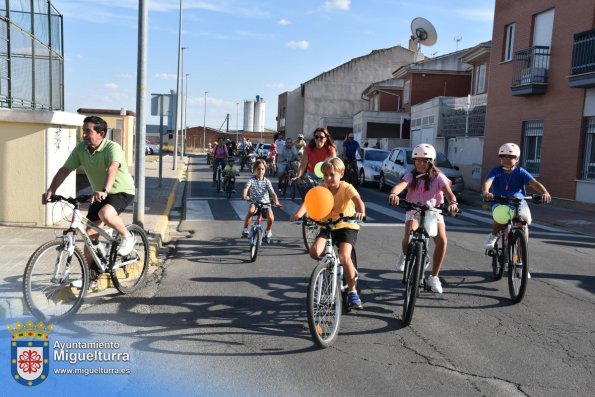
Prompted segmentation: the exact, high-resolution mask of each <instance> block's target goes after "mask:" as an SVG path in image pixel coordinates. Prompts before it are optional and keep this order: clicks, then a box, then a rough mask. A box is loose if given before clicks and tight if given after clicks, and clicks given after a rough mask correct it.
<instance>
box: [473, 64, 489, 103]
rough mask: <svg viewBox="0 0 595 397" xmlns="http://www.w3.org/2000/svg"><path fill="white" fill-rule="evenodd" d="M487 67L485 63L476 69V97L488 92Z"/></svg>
mask: <svg viewBox="0 0 595 397" xmlns="http://www.w3.org/2000/svg"><path fill="white" fill-rule="evenodd" d="M486 67H487V65H486V64H485V63H484V64H482V65H479V66H478V67H477V68H476V69H475V73H476V75H475V95H478V94H483V93H484V92H485V90H486Z"/></svg>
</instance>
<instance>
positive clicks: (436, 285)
mask: <svg viewBox="0 0 595 397" xmlns="http://www.w3.org/2000/svg"><path fill="white" fill-rule="evenodd" d="M426 281H427V283H428V288H429V289H430V291H432V292H436V293H438V294H441V293H442V284H441V283H440V279H439V278H438V277H434V276H432V275H429V276H428V278H427V279H426Z"/></svg>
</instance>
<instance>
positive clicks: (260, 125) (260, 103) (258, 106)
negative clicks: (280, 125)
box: [254, 95, 265, 132]
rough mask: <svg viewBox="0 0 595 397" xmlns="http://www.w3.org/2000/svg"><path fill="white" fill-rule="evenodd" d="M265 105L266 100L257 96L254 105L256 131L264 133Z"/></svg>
mask: <svg viewBox="0 0 595 397" xmlns="http://www.w3.org/2000/svg"><path fill="white" fill-rule="evenodd" d="M264 111H265V103H264V99H263V98H261V97H260V96H259V95H257V96H256V103H255V104H254V131H256V132H264V118H265V112H264Z"/></svg>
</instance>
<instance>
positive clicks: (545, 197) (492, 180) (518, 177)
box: [481, 143, 552, 249]
mask: <svg viewBox="0 0 595 397" xmlns="http://www.w3.org/2000/svg"><path fill="white" fill-rule="evenodd" d="M520 156H521V149H520V148H519V146H518V145H517V144H515V143H505V144H504V145H502V146H500V149H498V157H499V158H500V165H499V166H497V167H494V168H492V169H491V170H490V172H489V173H488V177H487V178H486V180H485V182H484V183H483V187H482V189H481V192H482V193H481V196H482V197H483V199H484V200H486V201H489V200H491V199H493V198H494V196H502V197H514V196H517V197H525V196H526V193H525V185H529V186H531V187H532V188H533V189H535V190H536V191H537V192H539V193H540V194H541V199H542V201H543V202H544V203H549V202H550V201H552V197H551V196H550V194H549V193H548V191H547V189H546V188H545V186H543V185H542V184H541V183H539V182H537V180H535V178H534V177H533V175H531V173H530V172H529V171H527V170H526V169H524V168H523V167H519V166H518V162H519V157H520ZM497 205H498V203H494V205H493V206H492V209H494V208H496V206H497ZM520 214H521V216H522V217H523V218H525V220H526V221H527V225H529V224H531V211H529V206H528V205H527V203H526V202H525V200H523V201H522V202H521V207H520ZM505 226H506V225H501V224H499V223H497V222H494V223H493V224H492V232H491V233H490V234H489V235H488V237H487V238H486V242H485V245H484V247H485V249H493V248H494V243H495V242H496V239H497V237H496V236H497V235H498V232H499V231H500V230H501V229H503V228H504V227H505ZM528 231H529V229H528V228H527V238H529V234H528Z"/></svg>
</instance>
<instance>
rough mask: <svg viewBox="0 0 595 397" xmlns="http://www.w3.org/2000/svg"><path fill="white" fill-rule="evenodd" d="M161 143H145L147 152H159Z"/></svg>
mask: <svg viewBox="0 0 595 397" xmlns="http://www.w3.org/2000/svg"><path fill="white" fill-rule="evenodd" d="M158 153H159V145H158V144H155V143H151V142H146V143H145V154H158Z"/></svg>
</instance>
